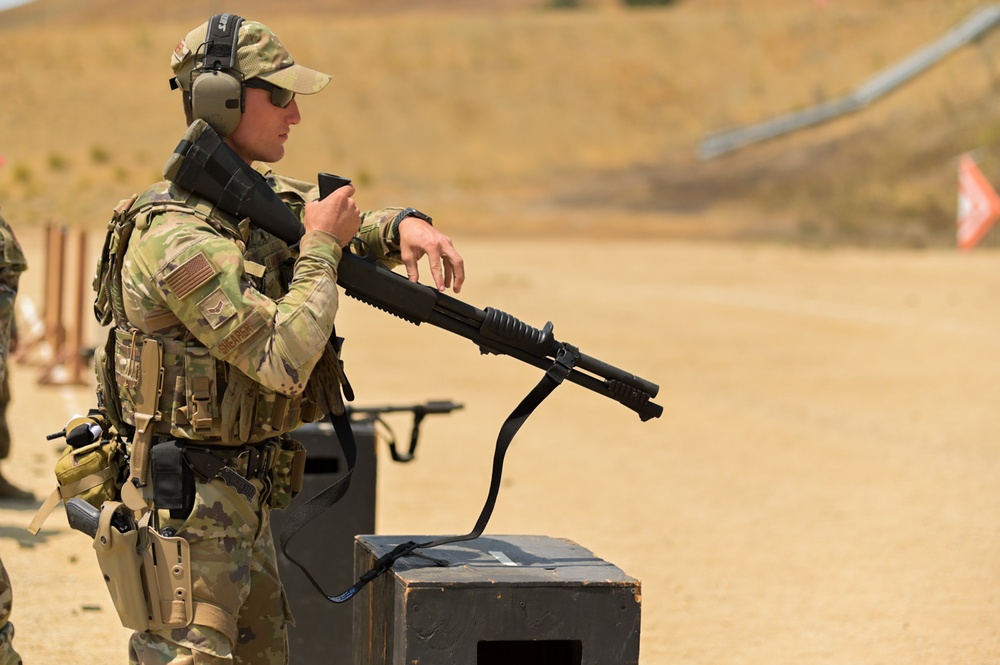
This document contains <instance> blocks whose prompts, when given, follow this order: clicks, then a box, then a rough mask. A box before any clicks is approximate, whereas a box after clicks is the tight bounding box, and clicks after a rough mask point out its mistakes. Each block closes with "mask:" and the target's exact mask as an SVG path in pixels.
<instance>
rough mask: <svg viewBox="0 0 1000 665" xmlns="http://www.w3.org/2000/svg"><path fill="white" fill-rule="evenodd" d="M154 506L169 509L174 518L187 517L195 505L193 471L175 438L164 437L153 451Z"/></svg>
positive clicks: (151, 461)
mask: <svg viewBox="0 0 1000 665" xmlns="http://www.w3.org/2000/svg"><path fill="white" fill-rule="evenodd" d="M149 472H150V476H151V478H152V482H153V506H155V507H156V508H158V509H163V510H169V511H170V517H171V518H172V519H185V518H187V516H188V515H190V514H191V509H192V508H193V507H194V495H195V489H194V472H193V471H192V470H191V466H190V465H189V464H188V463H187V461H186V460H185V459H184V450H183V449H182V448H181V447H180V446H179V445H177V442H176V441H161V442H159V443H157V444H156V445H155V446H153V447H152V450H151V452H150V469H149Z"/></svg>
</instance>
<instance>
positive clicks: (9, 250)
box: [0, 215, 31, 665]
mask: <svg viewBox="0 0 1000 665" xmlns="http://www.w3.org/2000/svg"><path fill="white" fill-rule="evenodd" d="M27 267H28V264H27V261H25V260H24V253H23V252H22V251H21V246H20V245H19V244H18V243H17V238H15V237H14V231H13V230H12V229H11V228H10V225H8V224H7V221H6V220H5V219H4V218H3V215H0V383H2V385H3V390H4V391H5V392H7V391H9V388H8V384H7V356H8V353H9V347H10V336H11V327H12V326H13V324H14V298H15V296H16V295H17V283H18V280H19V278H20V276H21V273H22V272H24V270H25V269H26V268H27ZM4 428H5V429H6V422H5V423H4ZM9 450H10V438H9V434H8V436H7V437H6V443H5V445H3V446H2V447H0V459H2V458H4V457H6V456H7V453H8V452H9ZM0 485H3V486H9V487H4V489H5V490H6V489H9V488H13V489H14V490H17V491H18V492H23V490H18V489H17V488H16V487H13V486H12V485H10V484H9V483H8V482H7V481H6V480H3V479H2V478H0ZM23 494H25V495H27V497H30V496H31V493H30V492H23ZM2 496H9V493H4V494H2ZM27 497H25V496H20V497H17V498H27ZM12 600H13V596H12V594H11V586H10V578H9V577H8V576H7V570H6V568H4V565H3V562H2V561H0V665H20V663H21V657H20V656H19V655H18V654H17V652H16V651H14V644H13V641H14V624H12V623H11V622H10V611H11V605H12Z"/></svg>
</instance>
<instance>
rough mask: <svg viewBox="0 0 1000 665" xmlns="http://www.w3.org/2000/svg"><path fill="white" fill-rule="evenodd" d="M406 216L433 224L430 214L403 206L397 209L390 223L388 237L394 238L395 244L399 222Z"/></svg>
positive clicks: (397, 239) (397, 238)
mask: <svg viewBox="0 0 1000 665" xmlns="http://www.w3.org/2000/svg"><path fill="white" fill-rule="evenodd" d="M407 217H416V218H417V219H422V220H424V221H425V222H427V223H428V224H430V225H432V226H433V225H434V221H433V220H432V219H431V217H430V215H426V214H424V213H422V212H420V211H419V210H417V209H416V208H404V209H403V210H400V211H399V214H398V215H396V217H395V218H394V219H393V220H392V225H391V226H390V227H389V237H390V238H394V239H395V241H396V244H397V245H398V244H399V224H400V222H402V221H403V220H404V219H406V218H407Z"/></svg>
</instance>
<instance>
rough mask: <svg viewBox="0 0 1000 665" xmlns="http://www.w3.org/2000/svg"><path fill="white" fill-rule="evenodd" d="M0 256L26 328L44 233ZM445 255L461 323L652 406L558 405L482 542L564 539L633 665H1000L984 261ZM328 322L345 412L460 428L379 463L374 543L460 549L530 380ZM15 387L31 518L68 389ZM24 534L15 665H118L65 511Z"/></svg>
mask: <svg viewBox="0 0 1000 665" xmlns="http://www.w3.org/2000/svg"><path fill="white" fill-rule="evenodd" d="M19 234H20V236H21V239H22V243H23V244H24V245H25V247H26V249H27V250H28V254H29V260H30V261H31V263H32V269H31V271H30V272H29V273H27V274H26V275H25V280H24V287H23V289H22V293H23V294H24V298H25V299H26V300H30V301H31V302H32V303H33V304H34V305H35V306H36V307H40V305H41V302H42V295H41V284H42V280H43V272H44V271H43V266H44V261H43V260H42V257H41V247H42V238H41V234H40V233H39V232H38V231H33V230H31V229H27V230H22V231H19ZM96 242H97V241H96V238H94V239H93V240H92V244H91V247H90V251H91V252H93V251H96V248H95V245H96ZM457 244H458V247H459V248H460V250H462V252H463V253H464V254H465V256H466V258H467V260H468V265H469V281H468V285H467V288H466V289H465V291H464V292H463V293H462V298H463V299H465V300H467V301H468V302H470V303H472V304H475V305H477V306H479V307H485V306H487V305H491V306H494V307H498V308H500V309H503V310H505V311H507V312H509V313H511V314H514V315H516V316H518V317H519V318H521V319H523V320H524V321H526V322H528V323H531V324H533V325H536V326H540V325H541V324H543V323H544V322H545V321H546V320H551V321H552V322H553V323H554V324H555V333H556V336H557V338H559V339H561V340H565V341H569V342H572V343H574V344H576V345H578V346H579V347H580V348H581V350H582V351H584V352H585V353H588V354H589V355H592V356H595V357H598V358H600V359H602V360H605V361H607V362H609V363H612V364H614V365H617V366H619V367H622V368H624V369H627V370H630V371H632V372H634V373H636V374H638V375H640V376H643V377H645V378H647V379H649V380H651V381H654V382H656V383H658V384H660V386H661V391H660V395H659V397H658V398H657V400H656V401H657V402H658V403H660V404H662V405H663V406H664V408H665V412H664V415H663V417H662V418H661V419H659V420H655V421H651V422H646V423H642V422H640V421H639V419H638V418H637V417H635V416H634V415H633V414H632V413H631V412H629V411H628V410H626V409H624V408H623V407H621V406H619V405H617V404H614V403H611V402H610V401H608V400H605V399H603V398H601V397H598V396H596V395H594V394H592V393H590V392H588V391H586V390H584V389H583V388H580V387H578V386H574V385H567V386H565V387H561V388H560V389H558V390H557V391H556V392H555V394H554V395H553V396H552V397H551V398H550V399H549V401H547V402H546V403H545V404H544V405H543V406H542V407H541V408H540V409H539V411H538V412H537V413H536V414H535V415H534V416H532V417H531V418H530V419H529V420H528V422H527V424H526V425H525V426H524V428H523V429H522V431H521V433H520V435H519V436H518V437H517V439H516V440H515V442H514V445H513V446H512V449H511V451H510V454H509V456H508V463H507V471H506V475H505V480H504V483H503V489H502V492H501V495H500V499H499V503H498V505H497V508H496V512H495V514H494V517H493V520H492V522H491V523H490V526H489V529H488V532H490V533H494V534H544V535H550V536H554V537H562V538H568V539H570V540H573V541H575V542H577V543H579V544H581V545H583V546H584V547H586V548H588V549H590V550H592V551H593V552H594V553H595V554H596V555H597V556H599V557H601V558H604V559H606V560H608V561H610V562H612V563H614V564H616V565H618V566H619V567H620V568H622V569H623V570H624V571H625V572H626V573H628V574H630V575H632V576H634V577H637V578H639V579H640V580H641V581H642V588H643V595H642V632H641V662H642V663H643V665H653V664H660V663H673V664H684V663H698V664H709V663H710V664H722V663H724V664H733V665H736V664H739V665H742V664H756V663H759V664H762V665H763V664H766V665H774V664H777V663H787V664H794V665H812V664H816V665H819V664H822V665H829V664H832V663H844V664H845V665H846V664H850V665H856V664H858V663H871V664H875V663H892V664H894V665H899V664H911V663H912V664H922V663H934V664H940V663H949V664H963V663H969V664H982V663H996V662H1000V618H998V617H1000V607H998V605H1000V592H998V589H1000V564H998V561H1000V527H998V522H997V517H996V516H997V514H998V513H1000V483H998V482H997V478H998V477H1000V441H998V440H997V431H998V428H997V425H998V416H997V413H998V408H997V405H996V392H995V391H996V386H997V385H998V379H1000V353H998V350H1000V348H998V347H1000V332H998V331H1000V309H998V308H997V306H996V303H997V301H998V299H1000V271H998V266H997V263H998V259H1000V256H998V254H997V251H996V250H995V249H994V250H988V251H977V252H974V253H972V254H967V255H963V254H959V253H957V252H954V251H946V250H934V251H921V252H904V251H873V250H846V249H844V250H809V249H798V248H794V247H776V246H762V245H734V244H721V243H712V244H708V243H704V244H699V243H694V242H672V241H663V242H646V243H642V242H636V241H635V240H629V241H620V242H614V241H612V242H602V243H597V242H594V241H588V240H586V239H580V240H573V241H569V242H565V241H563V242H557V241H555V240H541V241H531V242H516V241H512V240H511V241H508V240H478V239H471V238H470V239H468V240H462V238H461V236H459V237H458V243H457ZM86 267H87V270H88V277H89V271H90V269H91V268H92V264H88V265H87V266H86ZM67 306H71V305H67ZM339 321H340V322H339V323H338V329H339V331H340V333H341V334H342V335H344V336H346V337H347V338H348V342H347V346H346V352H345V353H346V360H347V363H348V369H349V371H350V372H351V375H352V377H353V381H354V385H355V388H356V390H357V392H358V395H359V398H358V400H357V403H358V404H359V405H365V404H384V403H392V402H398V403H413V402H419V401H424V400H427V399H436V398H441V399H453V400H456V401H459V402H462V403H463V404H464V405H465V408H464V409H463V410H461V411H459V412H456V413H455V414H452V415H450V416H448V417H439V418H436V419H428V421H427V422H426V424H425V426H424V430H423V436H422V443H421V449H420V450H419V452H418V455H419V459H418V460H417V461H416V462H415V463H413V464H410V465H398V464H392V463H391V462H389V461H388V457H387V456H383V457H382V460H383V461H382V462H381V463H380V466H379V497H378V525H377V530H378V532H379V533H385V534H397V533H410V534H413V533H420V534H447V533H464V532H466V531H468V529H469V528H471V526H472V524H473V522H474V521H475V518H476V516H477V515H478V513H479V509H480V506H481V505H482V501H483V499H484V497H485V492H486V488H487V481H488V476H489V469H490V460H491V456H492V449H493V442H494V440H495V436H496V432H497V429H498V427H499V426H500V424H501V422H502V421H503V418H504V417H505V416H506V415H507V413H508V412H509V411H510V410H511V409H512V408H513V407H514V405H515V404H516V403H517V402H518V401H519V400H520V399H521V397H522V396H523V395H524V393H526V392H527V390H528V389H529V388H530V387H531V386H533V385H534V383H535V382H536V381H537V379H538V376H539V371H538V370H536V369H534V368H530V367H526V366H523V365H521V364H520V363H518V362H516V361H514V360H511V359H507V358H497V357H482V356H480V355H479V353H478V350H477V349H476V348H475V347H474V346H473V345H472V344H471V343H469V342H467V341H465V340H461V339H456V338H454V337H452V336H451V335H449V334H448V333H445V332H443V331H439V330H436V329H433V328H427V327H420V328H416V327H413V326H411V325H409V324H406V323H403V322H400V321H396V320H394V319H391V318H389V317H387V316H386V315H384V314H382V313H379V312H376V311H374V310H371V309H369V308H367V307H366V306H364V305H361V304H359V303H356V302H354V301H348V300H345V301H344V304H343V309H342V313H341V317H340V319H339ZM92 332H93V331H89V332H88V334H91V333H92ZM29 334H30V330H29ZM12 371H13V392H14V409H13V412H12V414H11V428H12V430H13V433H14V439H15V442H14V451H13V455H12V458H11V459H9V460H8V461H6V462H4V464H3V470H4V472H5V473H7V474H9V475H10V476H11V477H12V478H16V479H17V480H18V481H19V482H20V483H22V484H24V485H26V486H28V487H30V488H31V489H32V490H34V492H35V493H36V494H37V495H38V496H39V497H40V498H41V497H42V496H44V495H45V494H47V493H48V491H49V490H50V489H51V487H52V476H51V468H52V465H53V463H54V460H55V458H56V452H57V450H58V449H59V445H57V443H55V442H50V441H46V440H45V438H44V437H45V435H46V434H48V433H50V432H53V431H56V430H58V429H60V428H61V427H62V425H63V424H64V423H65V421H66V420H67V419H68V418H69V417H70V416H71V415H73V414H74V413H76V412H82V411H83V410H85V409H86V408H88V407H89V406H91V405H92V399H91V394H92V389H91V388H90V387H89V386H87V385H83V386H74V385H40V384H39V382H38V377H39V376H40V372H41V368H40V367H39V366H38V365H37V364H36V363H32V362H26V363H23V364H19V365H15V366H14V367H13V370H12ZM406 427H407V422H406V421H401V422H400V423H399V428H400V430H404V431H405V430H406ZM34 509H35V506H30V505H29V506H15V505H13V504H4V505H0V555H2V558H3V561H4V563H5V565H6V567H7V569H8V571H9V572H10V575H11V578H12V582H13V586H14V602H15V605H14V617H13V619H14V623H15V626H16V630H17V636H16V639H15V643H16V645H17V647H18V648H19V650H20V652H21V654H22V655H23V656H24V658H25V662H26V663H28V664H29V665H32V664H34V663H46V664H48V663H69V662H91V663H113V662H124V660H125V643H126V639H127V631H126V630H124V629H123V628H121V627H120V626H119V625H118V623H117V619H116V617H115V614H114V610H113V608H112V606H111V603H110V600H109V598H108V597H107V593H106V590H105V588H104V586H103V582H102V581H101V578H100V575H99V574H98V570H97V565H96V561H95V559H94V555H93V552H92V550H91V549H90V546H89V543H88V542H87V540H86V538H85V537H84V536H82V535H80V534H79V533H77V532H74V531H71V530H70V529H69V528H68V527H67V525H66V521H65V517H64V515H63V514H62V512H61V510H59V511H57V512H56V513H54V514H53V516H52V517H51V518H50V520H49V522H48V523H47V525H46V527H45V529H44V530H43V532H42V533H41V534H40V535H39V536H38V537H32V536H30V535H29V534H28V533H27V532H26V531H25V529H24V527H25V526H26V525H27V523H28V521H29V520H30V519H31V516H32V514H33V512H34Z"/></svg>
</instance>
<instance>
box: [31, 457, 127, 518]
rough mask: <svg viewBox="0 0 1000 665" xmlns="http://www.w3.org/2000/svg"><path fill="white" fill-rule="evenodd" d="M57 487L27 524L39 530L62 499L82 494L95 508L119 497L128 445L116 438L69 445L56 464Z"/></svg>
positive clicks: (82, 497) (81, 496)
mask: <svg viewBox="0 0 1000 665" xmlns="http://www.w3.org/2000/svg"><path fill="white" fill-rule="evenodd" d="M55 475H56V488H55V489H54V490H53V491H52V493H51V494H50V495H49V496H48V498H47V499H46V500H45V502H44V503H43V504H42V507H41V508H39V509H38V512H37V513H35V517H34V518H33V519H32V520H31V524H30V525H29V526H28V531H30V532H31V533H32V534H37V533H38V531H39V530H40V529H41V528H42V524H43V523H44V522H45V520H46V518H48V516H49V514H50V513H51V512H52V511H53V510H54V509H55V507H56V506H57V505H59V502H60V501H61V500H64V499H69V498H71V497H80V498H81V499H83V500H84V501H86V502H87V503H89V504H90V505H92V506H94V507H95V508H100V507H101V504H102V503H104V502H105V501H111V500H113V499H116V498H118V492H119V490H121V487H122V484H123V483H124V475H125V447H124V444H122V443H121V442H120V441H118V440H117V439H115V438H110V439H103V440H101V441H95V442H94V443H91V444H88V445H85V446H81V447H79V448H74V447H72V446H66V449H65V450H64V451H63V453H62V455H61V456H60V457H59V460H58V461H57V462H56V465H55Z"/></svg>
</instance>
